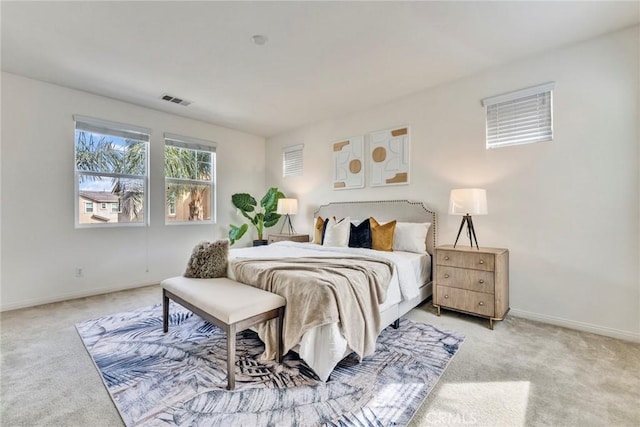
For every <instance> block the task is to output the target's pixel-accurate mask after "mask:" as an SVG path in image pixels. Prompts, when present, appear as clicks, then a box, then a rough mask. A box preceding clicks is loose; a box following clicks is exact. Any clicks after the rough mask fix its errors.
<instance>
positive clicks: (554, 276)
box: [267, 27, 640, 340]
mask: <svg viewBox="0 0 640 427" xmlns="http://www.w3.org/2000/svg"><path fill="white" fill-rule="evenodd" d="M639 49H640V46H639V32H638V27H635V28H632V29H627V30H624V31H621V32H617V33H613V34H609V35H606V36H602V37H599V38H596V39H592V40H589V41H586V42H584V43H581V44H577V45H573V46H570V47H566V48H564V49H561V50H556V51H553V52H547V53H544V54H541V55H538V56H535V57H530V58H527V59H523V60H520V61H517V62H514V63H511V64H508V65H506V66H502V67H498V68H494V69H491V70H488V71H486V72H483V73H481V74H478V75H475V76H472V77H469V78H465V79H462V80H459V81H456V82H453V83H451V84H447V85H443V86H439V87H436V88H433V89H430V90H426V91H424V92H421V93H418V94H415V95H413V96H410V97H407V98H403V99H400V100H398V101H396V102H393V103H390V104H386V105H383V106H380V107H378V108H374V109H370V110H366V111H361V112H357V113H354V114H352V115H350V116H347V117H340V118H336V119H333V120H327V121H323V122H321V123H317V124H314V125H310V126H307V127H304V128H301V129H297V130H294V131H291V132H288V133H286V134H283V135H279V136H276V137H273V138H269V139H268V140H267V182H269V183H271V184H272V185H278V186H279V187H281V188H282V189H283V191H285V193H287V194H288V195H289V196H297V197H298V198H299V201H300V210H301V215H298V216H296V217H295V218H294V221H295V224H294V225H295V227H296V229H297V230H299V231H310V227H311V219H310V218H311V216H312V212H313V210H314V209H315V208H316V207H317V206H318V205H319V204H321V203H326V202H329V201H342V200H380V199H397V198H407V199H412V200H419V201H424V202H426V203H427V204H428V205H429V206H431V207H432V208H435V210H436V211H437V212H438V213H439V236H438V240H439V243H440V244H447V243H453V240H454V239H455V236H456V233H457V227H458V225H459V221H460V217H458V216H450V215H447V213H446V210H447V203H448V196H449V190H450V189H452V188H457V187H476V186H477V187H484V188H486V189H487V192H488V200H489V215H487V216H478V217H476V218H474V223H475V226H476V231H477V235H478V240H479V242H480V244H481V245H483V246H496V247H506V248H508V249H509V250H510V261H511V264H510V273H511V283H510V284H511V307H512V310H513V311H512V312H513V314H517V315H520V316H524V317H529V318H533V319H538V320H544V321H548V322H551V323H557V324H562V325H565V326H570V327H575V328H578V329H584V330H590V331H593V332H598V333H602V334H605V335H611V336H618V337H623V338H627V339H633V340H640V283H639V271H638V259H639V250H638V244H639V239H638V236H639V231H640V230H639V221H640V215H639V203H640V200H639V178H638V165H639V161H638V159H639V153H638V151H639V150H638V145H639V143H638V137H639V133H638V113H639V108H638V95H639V83H638V79H639V70H640V69H639V64H638V52H639V51H640V50H639ZM548 81H555V82H556V89H555V91H554V121H555V140H554V141H553V142H550V143H541V144H533V145H525V146H515V147H506V148H501V149H495V150H490V151H487V150H485V148H484V143H485V142H484V132H485V128H484V109H483V108H482V106H481V104H480V100H481V99H482V98H484V97H487V96H491V95H496V94H500V93H504V92H508V91H511V90H516V89H520V88H524V87H527V86H531V85H535V84H539V83H545V82H548ZM309 102H313V100H309ZM400 125H410V126H411V151H412V154H411V155H412V159H411V160H412V163H411V168H412V170H411V178H410V179H411V184H410V185H405V186H395V187H388V188H371V187H366V188H364V189H359V190H341V191H334V190H332V189H331V174H332V170H331V169H332V160H331V144H332V142H335V141H336V140H339V139H342V138H345V137H350V136H354V135H362V134H366V133H368V132H371V131H375V130H380V129H386V128H390V127H394V126H400ZM299 143H304V144H305V147H304V176H303V177H296V178H288V179H286V180H283V179H282V178H281V159H282V151H281V150H282V147H284V146H287V145H291V144H299ZM467 244H468V243H467Z"/></svg>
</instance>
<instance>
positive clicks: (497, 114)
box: [482, 82, 555, 150]
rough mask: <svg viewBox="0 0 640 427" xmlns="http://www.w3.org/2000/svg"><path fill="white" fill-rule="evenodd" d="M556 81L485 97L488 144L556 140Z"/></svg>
mask: <svg viewBox="0 0 640 427" xmlns="http://www.w3.org/2000/svg"><path fill="white" fill-rule="evenodd" d="M554 87H555V83H554V82H549V83H544V84H540V85H536V86H531V87H528V88H526V89H521V90H517V91H513V92H509V93H505V94H502V95H497V96H492V97H489V98H485V99H483V100H482V105H483V106H484V107H485V124H486V134H485V137H486V148H487V150H488V149H492V148H500V147H508V146H511V145H522V144H532V143H536V142H549V141H553V89H554Z"/></svg>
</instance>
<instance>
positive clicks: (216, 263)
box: [184, 239, 229, 279]
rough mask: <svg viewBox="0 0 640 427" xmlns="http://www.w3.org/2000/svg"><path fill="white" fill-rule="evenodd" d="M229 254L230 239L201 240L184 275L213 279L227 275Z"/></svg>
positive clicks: (194, 249)
mask: <svg viewBox="0 0 640 427" xmlns="http://www.w3.org/2000/svg"><path fill="white" fill-rule="evenodd" d="M228 256H229V241H228V240H226V239H225V240H217V241H215V242H211V243H209V242H200V243H198V244H197V245H196V246H195V247H194V248H193V252H192V253H191V259H189V264H187V271H185V272H184V277H193V278H197V279H211V278H214V277H225V276H226V275H227V257H228Z"/></svg>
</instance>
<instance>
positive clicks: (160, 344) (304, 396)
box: [76, 302, 464, 426]
mask: <svg viewBox="0 0 640 427" xmlns="http://www.w3.org/2000/svg"><path fill="white" fill-rule="evenodd" d="M170 313H171V314H170V321H169V332H168V333H166V334H165V333H163V332H162V307H161V305H156V306H153V307H148V308H144V309H140V310H136V311H131V312H126V313H120V314H116V315H113V316H107V317H101V318H97V319H93V320H88V321H86V322H82V323H78V324H77V325H76V328H77V330H78V333H79V334H80V337H81V338H82V341H83V342H84V345H85V347H86V348H87V351H88V352H89V354H90V355H91V357H92V358H93V361H94V363H95V365H96V367H97V369H98V370H99V371H100V374H101V376H102V379H103V382H104V384H105V386H106V387H107V390H108V391H109V394H110V395H111V398H112V399H113V402H114V403H115V405H116V407H117V408H118V411H119V412H120V415H121V417H122V420H123V421H124V423H125V424H126V425H127V426H172V425H183V426H218V425H219V426H319V425H327V426H391V425H398V426H402V425H406V424H407V423H408V422H409V420H410V419H411V417H412V416H413V414H414V413H415V411H416V410H417V409H418V407H419V406H420V404H421V403H422V401H423V400H424V398H425V397H426V396H427V394H428V393H429V392H430V391H431V389H432V388H433V387H434V385H435V384H436V383H437V382H438V379H439V378H440V376H441V375H442V373H443V372H444V370H445V369H446V367H447V365H448V364H449V362H450V361H451V359H452V357H453V356H454V354H455V353H456V351H457V350H458V347H459V346H460V345H461V344H462V341H463V340H464V337H463V336H462V335H460V334H457V333H455V332H451V331H444V330H441V329H438V328H435V327H433V326H430V325H426V324H423V323H417V322H412V321H410V320H406V319H403V320H402V321H401V322H400V327H399V329H393V328H392V327H388V328H386V329H385V330H384V331H382V333H381V335H380V337H379V338H378V341H377V347H376V352H375V353H374V354H373V355H371V356H369V357H366V358H365V359H364V360H362V361H361V362H360V363H358V361H357V360H356V359H355V358H354V357H353V355H352V356H348V357H347V358H345V359H344V360H343V361H342V362H340V364H339V365H338V366H337V367H336V369H335V370H334V371H333V373H332V374H331V377H330V379H329V381H327V382H326V383H324V382H322V381H320V380H319V379H318V378H317V377H316V376H315V374H314V373H313V371H311V370H310V369H309V368H308V367H307V366H306V364H305V363H304V362H303V361H301V360H300V359H299V358H298V357H297V356H296V354H295V353H294V352H289V354H288V355H287V356H286V357H285V359H284V361H283V363H282V364H277V363H275V362H265V361H262V360H260V359H259V356H260V354H261V353H262V351H263V350H264V346H263V344H262V342H261V341H260V340H259V339H258V337H257V335H256V334H255V333H253V332H251V331H245V332H243V333H240V334H238V336H237V355H238V359H237V362H236V365H237V369H236V390H234V391H227V390H226V388H225V387H226V384H227V382H226V381H227V380H226V336H225V334H224V332H223V331H222V330H221V329H219V328H217V327H216V326H213V325H211V324H210V323H207V322H205V321H204V320H202V319H201V318H200V317H198V316H197V315H195V314H193V313H192V312H190V311H189V310H187V309H185V308H183V307H181V306H179V305H177V304H174V303H173V302H172V305H171V307H170Z"/></svg>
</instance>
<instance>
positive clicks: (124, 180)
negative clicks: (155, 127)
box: [74, 115, 151, 227]
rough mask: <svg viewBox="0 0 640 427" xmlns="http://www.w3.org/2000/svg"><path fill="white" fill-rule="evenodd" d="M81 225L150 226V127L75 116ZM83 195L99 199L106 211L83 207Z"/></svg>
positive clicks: (76, 175)
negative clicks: (108, 204)
mask: <svg viewBox="0 0 640 427" xmlns="http://www.w3.org/2000/svg"><path fill="white" fill-rule="evenodd" d="M74 120H75V124H76V131H75V177H76V179H75V182H76V184H75V203H76V227H90V226H97V225H98V224H102V225H108V226H113V225H145V224H146V218H147V217H148V213H147V198H148V196H147V187H148V144H149V135H150V134H151V131H150V130H149V129H145V128H140V127H137V126H133V125H125V124H120V123H114V122H108V121H105V120H99V119H93V118H89V117H83V116H78V115H76V116H74ZM82 198H85V199H86V198H90V199H92V200H95V201H98V202H99V203H100V206H101V208H102V209H105V210H106V208H107V203H111V206H112V207H113V205H114V204H115V205H117V206H118V210H117V211H115V212H114V211H113V208H112V209H111V212H108V211H107V212H106V213H101V214H100V215H97V214H95V213H94V209H93V203H92V204H91V211H90V212H88V211H87V204H85V212H84V214H89V213H90V214H91V215H84V214H83V213H81V212H79V211H78V208H77V205H78V204H79V201H80V200H81V199H82Z"/></svg>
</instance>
